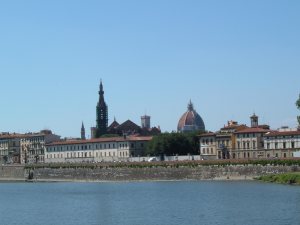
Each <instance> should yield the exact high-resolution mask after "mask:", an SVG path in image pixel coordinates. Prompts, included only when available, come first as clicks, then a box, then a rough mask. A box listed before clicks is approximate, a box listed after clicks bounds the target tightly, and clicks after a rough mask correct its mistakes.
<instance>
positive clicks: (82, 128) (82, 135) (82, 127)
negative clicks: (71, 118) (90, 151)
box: [81, 121, 85, 140]
mask: <svg viewBox="0 0 300 225" xmlns="http://www.w3.org/2000/svg"><path fill="white" fill-rule="evenodd" d="M81 139H82V140H85V128H84V124H83V121H82V125H81Z"/></svg>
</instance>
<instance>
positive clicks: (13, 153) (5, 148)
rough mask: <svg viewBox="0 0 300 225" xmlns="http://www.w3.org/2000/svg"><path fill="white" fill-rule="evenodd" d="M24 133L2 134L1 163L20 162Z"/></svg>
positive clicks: (0, 144) (0, 140)
mask: <svg viewBox="0 0 300 225" xmlns="http://www.w3.org/2000/svg"><path fill="white" fill-rule="evenodd" d="M22 137H23V135H22V134H15V133H14V134H10V133H2V134H1V135H0V163H1V164H12V163H20V152H21V148H20V140H21V138H22Z"/></svg>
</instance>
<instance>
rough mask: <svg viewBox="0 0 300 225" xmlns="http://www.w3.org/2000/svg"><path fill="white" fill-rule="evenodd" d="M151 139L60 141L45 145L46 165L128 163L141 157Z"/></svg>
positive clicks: (116, 138) (130, 137)
mask: <svg viewBox="0 0 300 225" xmlns="http://www.w3.org/2000/svg"><path fill="white" fill-rule="evenodd" d="M151 139H152V137H136V136H128V137H126V136H124V137H112V138H97V139H90V140H74V141H60V142H54V143H50V144H47V145H46V155H45V162H46V163H65V162H66V163H75V162H77V163H80V162H89V163H91V162H113V161H117V162H118V161H128V159H129V158H130V157H137V156H142V155H144V153H145V150H146V146H147V143H148V142H149V141H150V140H151Z"/></svg>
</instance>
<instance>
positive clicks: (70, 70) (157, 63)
mask: <svg viewBox="0 0 300 225" xmlns="http://www.w3.org/2000/svg"><path fill="white" fill-rule="evenodd" d="M72 2H73V1H72ZM37 3H38V2H37V1H31V2H27V3H26V4H25V3H22V2H21V1H20V2H19V4H16V5H15V4H13V3H1V5H2V7H1V9H0V21H1V22H0V24H1V27H3V34H4V35H3V36H2V37H1V38H0V40H1V43H0V46H1V53H0V74H1V84H2V85H1V86H2V87H1V88H0V94H1V96H2V98H1V100H2V101H1V102H2V106H1V111H2V113H1V115H2V116H1V119H0V124H1V126H0V132H6V131H8V132H20V133H24V132H28V131H39V130H42V129H46V128H47V129H51V130H52V131H53V132H55V133H56V134H59V135H62V136H63V137H70V136H72V137H79V136H80V128H81V123H82V121H83V122H84V125H85V128H86V131H87V137H89V136H90V132H89V128H90V127H92V126H95V125H96V114H95V110H96V105H97V101H98V91H99V83H100V79H102V81H103V84H104V89H105V99H106V102H107V104H108V113H109V124H110V123H111V122H112V121H113V119H114V117H116V119H117V121H119V122H120V121H126V120H127V119H130V120H132V121H133V122H135V123H137V124H140V117H141V116H142V115H144V114H148V115H150V116H151V124H152V126H158V125H159V126H160V127H161V129H162V131H169V132H171V131H172V130H176V127H177V123H178V120H179V119H180V117H181V116H182V114H183V113H184V112H185V111H186V110H187V105H188V103H189V101H190V99H191V100H192V102H193V103H194V107H195V109H196V111H197V112H198V113H199V114H200V116H201V117H202V118H203V120H204V123H205V125H206V129H207V130H211V131H216V130H218V129H219V128H220V127H222V126H223V125H224V124H226V123H227V121H228V120H236V121H238V122H239V123H240V124H247V125H249V117H250V116H251V115H252V114H253V113H254V112H255V113H256V114H257V115H258V116H259V117H260V122H261V123H266V124H269V125H270V126H271V128H273V129H276V128H279V127H280V126H283V125H288V126H290V127H296V126H297V115H298V112H297V108H296V106H295V102H296V100H297V98H298V96H299V92H300V88H299V83H300V76H299V71H300V65H299V63H298V62H299V59H300V54H299V52H300V45H299V42H298V40H299V38H300V31H299V29H297V28H298V27H299V25H300V15H298V12H299V9H300V3H298V2H290V3H289V4H288V5H287V4H284V3H282V2H280V1H265V2H260V1H251V3H250V2H243V3H241V2H238V1H231V2H227V3H226V4H225V3H222V2H221V1H220V2H218V1H216V2H213V3H207V2H198V1H190V2H189V4H188V3H183V2H182V3H181V2H172V4H170V3H168V2H159V1H154V2H152V3H151V4H150V3H139V2H138V1H130V2H128V3H126V4H125V3H122V2H121V1H120V2H118V4H114V3H115V2H114V3H104V2H101V3H100V2H97V1H91V2H90V4H89V5H87V4H84V3H80V2H75V3H74V4H71V1H65V2H64V3H59V2H51V3H43V4H37ZM116 5H117V6H116ZM54 15H55V16H54Z"/></svg>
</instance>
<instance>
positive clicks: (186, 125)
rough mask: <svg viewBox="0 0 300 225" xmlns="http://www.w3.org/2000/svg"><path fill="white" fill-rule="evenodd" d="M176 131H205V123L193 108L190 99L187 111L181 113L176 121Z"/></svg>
mask: <svg viewBox="0 0 300 225" xmlns="http://www.w3.org/2000/svg"><path fill="white" fill-rule="evenodd" d="M177 130H178V132H189V131H205V125H204V122H203V120H202V118H201V116H200V115H199V114H198V113H197V112H196V110H194V106H193V103H192V102H191V101H190V103H189V105H188V111H187V112H186V113H184V114H183V115H182V117H181V118H180V120H179V122H178V127H177Z"/></svg>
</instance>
